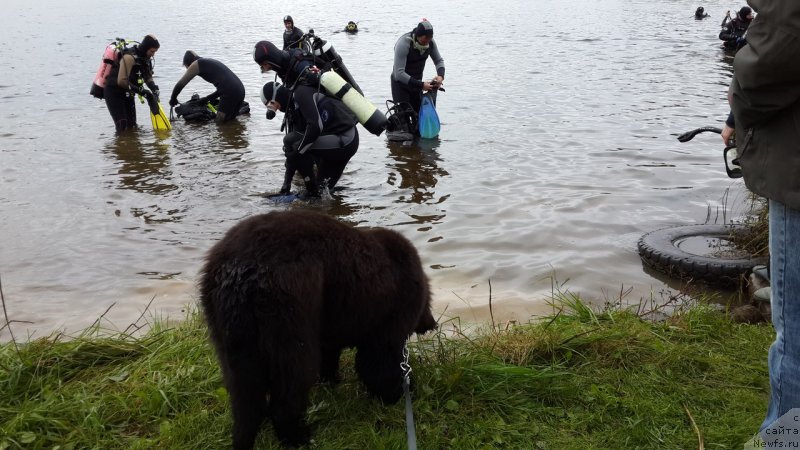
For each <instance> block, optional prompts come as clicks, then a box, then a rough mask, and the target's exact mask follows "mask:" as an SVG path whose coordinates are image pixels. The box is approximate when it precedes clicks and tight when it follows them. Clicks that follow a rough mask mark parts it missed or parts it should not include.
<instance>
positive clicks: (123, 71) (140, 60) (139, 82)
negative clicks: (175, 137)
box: [103, 34, 161, 133]
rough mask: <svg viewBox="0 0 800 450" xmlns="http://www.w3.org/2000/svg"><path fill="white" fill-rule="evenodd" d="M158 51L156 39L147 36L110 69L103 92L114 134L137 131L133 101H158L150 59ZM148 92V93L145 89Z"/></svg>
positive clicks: (158, 45) (157, 91)
mask: <svg viewBox="0 0 800 450" xmlns="http://www.w3.org/2000/svg"><path fill="white" fill-rule="evenodd" d="M159 47H161V44H159V42H158V39H156V37H155V36H153V35H152V34H148V35H147V36H145V37H144V39H142V42H140V43H139V45H136V46H134V47H133V48H132V49H131V50H129V51H127V52H124V53H123V54H122V55H121V56H120V57H119V59H118V60H117V61H115V62H114V64H113V65H112V68H111V71H110V72H109V74H108V76H107V77H106V85H105V87H104V88H103V98H104V99H105V101H106V107H107V108H108V112H109V113H110V114H111V118H112V119H113V120H114V126H115V127H116V129H117V133H120V132H122V131H125V130H127V129H131V128H136V103H135V102H134V97H135V96H136V95H137V94H138V95H142V96H144V97H148V98H149V97H151V96H154V97H156V98H158V95H159V90H158V86H157V85H156V84H155V83H154V82H153V64H152V59H153V56H154V55H155V54H156V52H157V51H158V48H159ZM145 85H146V86H147V87H148V88H150V90H147V89H145V88H144V86H145Z"/></svg>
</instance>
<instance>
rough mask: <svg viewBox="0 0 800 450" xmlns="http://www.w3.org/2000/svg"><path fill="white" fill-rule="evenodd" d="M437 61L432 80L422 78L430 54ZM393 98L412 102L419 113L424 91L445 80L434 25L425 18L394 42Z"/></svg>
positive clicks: (398, 101) (436, 86) (412, 105)
mask: <svg viewBox="0 0 800 450" xmlns="http://www.w3.org/2000/svg"><path fill="white" fill-rule="evenodd" d="M429 57H430V58H431V59H432V60H433V63H434V64H435V65H436V77H435V78H434V79H433V82H428V81H422V72H423V70H424V69H425V62H426V61H427V60H428V58H429ZM391 81H392V100H393V101H394V102H395V104H397V103H401V102H406V103H409V104H411V107H412V108H414V112H416V113H417V114H419V110H420V105H421V103H422V91H431V90H434V89H437V88H438V87H439V86H441V84H442V83H443V82H444V59H443V58H442V55H440V54H439V48H438V47H437V46H436V41H434V40H433V25H431V23H430V22H428V21H427V20H425V19H422V22H420V23H419V24H418V25H417V27H416V28H415V29H414V30H412V31H410V32H408V33H406V34H404V35H402V36H400V39H398V40H397V43H396V44H395V45H394V67H393V69H392V75H391Z"/></svg>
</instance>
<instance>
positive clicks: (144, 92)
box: [141, 89, 155, 100]
mask: <svg viewBox="0 0 800 450" xmlns="http://www.w3.org/2000/svg"><path fill="white" fill-rule="evenodd" d="M141 95H142V97H144V98H146V99H148V100H152V99H154V98H155V95H153V93H152V92H150V91H148V90H146V89H142V93H141Z"/></svg>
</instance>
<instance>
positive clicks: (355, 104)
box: [319, 70, 386, 136]
mask: <svg viewBox="0 0 800 450" xmlns="http://www.w3.org/2000/svg"><path fill="white" fill-rule="evenodd" d="M319 84H320V85H321V86H322V87H323V88H325V91H327V92H328V94H330V95H332V96H334V97H336V98H338V99H339V100H341V101H342V103H344V104H345V105H346V106H347V107H348V108H350V111H352V112H353V114H354V115H355V116H356V119H358V122H359V123H360V124H361V125H363V126H364V128H366V129H367V131H369V132H370V133H372V134H374V135H375V136H380V135H381V133H382V132H383V130H385V129H386V116H384V115H383V114H382V113H381V112H380V111H378V108H376V107H375V105H373V104H372V103H370V102H369V100H367V99H366V98H364V96H363V95H361V94H360V93H358V92H357V91H356V89H355V88H353V85H351V84H350V83H348V82H347V81H345V80H344V78H342V77H341V76H340V75H339V74H337V73H336V72H334V71H332V70H329V71H327V72H323V73H322V74H321V75H320V76H319Z"/></svg>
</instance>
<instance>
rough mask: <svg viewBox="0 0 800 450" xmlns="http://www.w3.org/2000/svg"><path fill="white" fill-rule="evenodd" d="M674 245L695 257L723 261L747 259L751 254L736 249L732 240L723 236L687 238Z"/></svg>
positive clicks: (677, 241) (678, 240)
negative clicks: (720, 259)
mask: <svg viewBox="0 0 800 450" xmlns="http://www.w3.org/2000/svg"><path fill="white" fill-rule="evenodd" d="M673 245H675V247H677V248H678V249H680V250H681V251H683V252H686V253H688V254H690V255H695V256H705V257H708V258H722V259H747V258H750V256H751V255H750V253H749V252H747V251H746V250H742V249H739V248H736V245H735V244H734V243H733V241H732V240H731V239H730V238H727V237H722V236H685V237H682V238H680V239H677V240H676V241H675V242H674V243H673Z"/></svg>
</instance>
